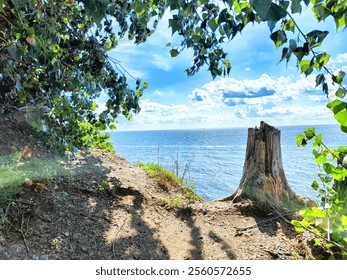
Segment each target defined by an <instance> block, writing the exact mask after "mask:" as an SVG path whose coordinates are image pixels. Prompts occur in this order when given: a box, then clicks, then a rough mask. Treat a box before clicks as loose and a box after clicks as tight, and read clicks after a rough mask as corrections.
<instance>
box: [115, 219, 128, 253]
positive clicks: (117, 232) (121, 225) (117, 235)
mask: <svg viewBox="0 0 347 280" xmlns="http://www.w3.org/2000/svg"><path fill="white" fill-rule="evenodd" d="M126 222H127V219H125V220H124V222H123V224H122V225H121V227H120V228H119V230H118V231H117V233H116V236H115V239H116V238H117V237H118V234H119V233H120V231H121V230H122V229H123V227H124V225H125V223H126ZM112 252H113V257H114V258H116V248H115V242H113V244H112Z"/></svg>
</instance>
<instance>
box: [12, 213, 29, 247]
mask: <svg viewBox="0 0 347 280" xmlns="http://www.w3.org/2000/svg"><path fill="white" fill-rule="evenodd" d="M29 219H30V218H29ZM29 219H28V221H27V230H28V224H29ZM13 228H14V229H15V230H16V231H17V232H19V233H20V234H21V236H22V238H23V241H24V244H25V247H26V249H27V253H28V254H30V249H29V245H28V242H27V239H26V232H24V217H23V215H22V221H21V226H20V228H18V227H16V226H13Z"/></svg>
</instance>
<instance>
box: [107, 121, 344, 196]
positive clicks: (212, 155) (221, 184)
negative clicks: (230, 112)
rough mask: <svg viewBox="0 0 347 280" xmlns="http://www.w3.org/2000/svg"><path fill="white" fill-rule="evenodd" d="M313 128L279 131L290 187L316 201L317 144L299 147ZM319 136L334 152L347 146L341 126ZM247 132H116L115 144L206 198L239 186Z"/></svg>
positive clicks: (120, 152) (122, 153) (318, 129)
mask: <svg viewBox="0 0 347 280" xmlns="http://www.w3.org/2000/svg"><path fill="white" fill-rule="evenodd" d="M309 127H310V126H284V127H278V128H279V129H280V131H281V149H282V160H283V167H284V171H285V174H286V178H287V181H288V183H289V185H290V187H291V188H292V189H293V190H294V191H295V192H296V193H298V194H300V195H303V196H304V197H309V198H311V199H313V200H317V193H316V192H315V191H314V190H313V189H312V188H311V184H312V182H313V181H314V180H318V176H317V175H318V173H319V172H320V168H319V166H317V164H316V163H315V159H314V156H313V155H312V145H311V144H310V143H308V145H307V146H306V147H302V146H300V147H297V146H296V141H295V138H296V135H297V134H299V133H303V132H304V130H305V129H307V128H309ZM314 127H315V130H316V134H318V133H322V134H323V142H324V144H325V145H327V146H328V147H331V148H337V147H338V146H340V145H344V146H346V145H347V142H346V136H347V135H346V134H345V133H342V132H341V131H340V128H339V126H336V125H316V126H314ZM247 135H248V128H223V129H193V130H191V129H190V130H156V131H115V132H112V133H111V141H112V142H113V144H114V147H115V150H116V153H117V154H118V155H119V156H121V157H123V158H125V159H126V160H128V161H129V162H131V163H139V162H142V163H156V164H159V165H161V166H163V167H165V168H167V169H169V170H170V171H173V172H174V173H175V174H177V175H178V176H180V177H183V180H184V181H185V182H186V184H187V185H188V186H193V187H194V188H195V191H196V192H197V193H198V194H199V195H201V196H202V197H204V199H205V200H208V201H210V200H216V199H220V198H224V197H227V196H229V195H231V194H232V193H233V192H234V191H235V190H236V189H237V187H238V186H239V183H240V179H241V177H242V171H243V164H244V160H245V152H246V145H247Z"/></svg>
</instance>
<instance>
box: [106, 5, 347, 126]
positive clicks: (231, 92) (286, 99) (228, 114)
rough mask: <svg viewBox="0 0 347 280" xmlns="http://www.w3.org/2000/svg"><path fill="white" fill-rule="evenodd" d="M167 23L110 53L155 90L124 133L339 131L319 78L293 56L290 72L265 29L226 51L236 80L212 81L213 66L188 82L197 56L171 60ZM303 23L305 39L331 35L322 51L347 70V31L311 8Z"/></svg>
mask: <svg viewBox="0 0 347 280" xmlns="http://www.w3.org/2000/svg"><path fill="white" fill-rule="evenodd" d="M167 19H168V14H166V15H165V16H164V18H163V20H162V21H161V22H160V23H159V25H158V29H157V30H156V32H155V33H154V34H153V35H152V36H151V37H150V38H149V39H148V40H147V42H146V43H144V44H142V45H135V44H134V43H133V42H130V41H127V40H122V41H121V42H120V43H119V46H118V47H117V48H116V49H115V50H113V51H111V52H110V54H109V55H110V56H112V57H114V58H115V59H117V60H118V61H120V63H121V65H122V67H124V68H125V69H126V70H127V71H128V72H129V73H130V74H131V75H132V76H134V77H136V78H140V79H141V80H146V81H148V83H149V87H148V88H147V89H146V90H145V92H144V95H143V96H142V97H141V101H140V107H141V112H140V113H139V114H137V115H135V116H134V117H133V118H132V119H131V120H130V121H128V120H127V119H125V118H124V117H119V118H118V124H117V130H120V131H130V130H159V129H203V128H227V127H254V126H256V125H259V122H260V121H262V120H263V121H266V122H268V123H269V124H271V125H274V126H285V125H317V124H336V121H335V120H334V118H333V114H332V113H331V111H330V110H329V109H327V108H326V104H327V102H328V99H327V97H326V95H325V94H324V93H323V92H322V91H321V88H315V75H311V76H309V77H305V76H304V75H300V70H299V69H298V68H297V66H296V61H295V59H294V56H293V58H292V60H291V61H290V62H289V63H288V65H287V64H286V63H285V62H282V63H278V62H279V61H280V58H281V52H282V51H281V50H282V48H279V49H278V50H276V47H275V45H274V43H273V42H272V41H271V39H270V38H269V36H270V30H269V28H268V26H267V24H266V23H263V24H260V25H258V24H255V25H252V24H249V25H248V26H247V27H246V28H245V30H244V31H243V32H242V35H241V34H238V35H237V36H236V37H235V38H234V39H233V40H232V41H231V42H229V43H228V44H225V45H223V46H224V49H225V50H226V52H227V53H228V54H229V55H228V59H229V61H230V62H231V64H232V69H231V72H230V75H229V77H220V78H216V79H215V80H213V79H212V77H211V74H210V73H209V72H208V71H207V68H206V67H205V68H202V69H201V70H200V72H199V73H197V74H196V75H195V76H193V77H187V75H186V73H185V69H187V68H189V66H190V65H191V62H192V60H193V56H192V52H191V51H189V50H188V51H184V52H183V53H181V54H180V55H179V56H177V57H175V58H171V56H170V54H169V51H170V48H169V47H167V46H166V45H167V43H168V42H171V41H172V38H171V30H170V29H169V28H168V22H167ZM297 22H298V24H299V26H300V27H301V29H302V30H303V31H304V32H305V33H308V32H310V31H312V30H314V29H318V30H328V31H329V35H328V36H327V38H326V39H325V41H324V42H323V46H322V47H321V50H323V48H324V51H326V52H327V53H329V54H330V55H331V58H330V61H329V64H328V67H329V69H332V70H333V71H334V70H337V69H341V68H342V69H343V70H344V71H347V48H346V42H347V32H343V30H342V29H340V30H338V31H336V28H335V23H334V22H333V20H326V21H325V22H321V23H317V21H316V20H315V19H314V17H313V15H312V13H311V12H310V10H309V9H306V10H304V12H303V14H302V15H301V16H298V17H297ZM318 50H319V49H318ZM330 89H331V93H332V92H333V87H332V86H331V88H330ZM331 95H333V94H331ZM332 98H333V96H332ZM102 108H103V104H102V100H101V101H100V103H99V109H100V110H101V109H102Z"/></svg>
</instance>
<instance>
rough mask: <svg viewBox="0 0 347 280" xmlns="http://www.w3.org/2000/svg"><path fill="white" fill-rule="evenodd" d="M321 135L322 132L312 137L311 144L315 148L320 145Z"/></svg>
mask: <svg viewBox="0 0 347 280" xmlns="http://www.w3.org/2000/svg"><path fill="white" fill-rule="evenodd" d="M322 137H323V136H322V134H320V133H319V134H318V135H317V136H316V138H315V139H314V142H313V146H314V147H315V148H317V147H320V146H321V145H322Z"/></svg>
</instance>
